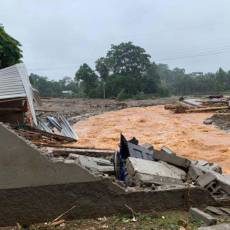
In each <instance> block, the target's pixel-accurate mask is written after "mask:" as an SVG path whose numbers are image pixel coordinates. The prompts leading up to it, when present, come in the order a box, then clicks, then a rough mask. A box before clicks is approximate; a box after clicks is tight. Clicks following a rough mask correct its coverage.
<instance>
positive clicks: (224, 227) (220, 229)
mask: <svg viewBox="0 0 230 230" xmlns="http://www.w3.org/2000/svg"><path fill="white" fill-rule="evenodd" d="M229 229H230V224H229V223H225V224H217V225H213V226H207V227H199V228H198V229H197V230H229Z"/></svg>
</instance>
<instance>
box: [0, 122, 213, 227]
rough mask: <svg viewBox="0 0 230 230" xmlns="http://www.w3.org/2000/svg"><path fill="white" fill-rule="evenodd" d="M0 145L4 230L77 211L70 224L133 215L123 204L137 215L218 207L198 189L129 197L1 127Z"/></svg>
mask: <svg viewBox="0 0 230 230" xmlns="http://www.w3.org/2000/svg"><path fill="white" fill-rule="evenodd" d="M0 140H1V155H0V166H1V169H2V170H1V173H0V197H1V200H0V226H12V225H14V224H15V223H17V222H19V223H20V224H22V225H24V224H26V225H30V224H33V223H38V222H40V223H41V222H46V221H50V220H52V219H54V218H56V217H57V216H59V215H60V213H63V212H65V211H66V210H68V209H70V208H71V207H73V206H74V205H76V208H75V209H73V210H71V212H70V213H69V215H68V216H67V218H68V219H73V218H89V217H91V218H92V217H100V216H105V215H107V216H108V215H113V214H116V213H127V212H130V211H129V210H127V208H126V207H125V204H127V205H128V206H130V207H132V208H133V209H134V210H136V211H143V210H144V211H148V210H152V208H153V207H154V209H155V210H156V211H165V210H169V209H176V208H177V209H184V208H187V207H188V205H194V206H207V205H215V204H216V201H215V200H214V199H213V198H212V197H211V196H210V194H209V193H208V192H207V191H206V190H204V189H202V188H199V187H191V188H187V187H180V188H175V189H170V188H168V189H167V190H161V191H145V190H143V189H142V190H140V191H133V192H129V191H128V192H127V191H126V190H125V188H122V187H120V186H119V185H118V184H117V183H114V182H113V181H112V180H110V179H105V178H104V177H101V176H100V177H99V176H95V175H93V174H92V173H90V172H89V171H88V170H86V169H84V168H82V167H81V166H80V165H76V163H73V160H72V159H63V158H61V159H58V162H56V159H53V160H51V159H50V158H48V157H46V153H45V152H41V150H39V149H38V148H36V147H34V146H33V145H31V144H30V143H28V142H27V141H25V140H24V139H22V138H21V137H19V136H18V135H16V134H15V133H14V132H12V131H11V130H9V129H8V128H7V127H5V126H3V125H0ZM65 160H66V163H64V162H63V161H65ZM67 162H68V163H67ZM74 162H75V160H74ZM182 171H183V170H182ZM200 197H202V203H201V202H200ZM188 200H189V204H188ZM22 207H23V208H22Z"/></svg>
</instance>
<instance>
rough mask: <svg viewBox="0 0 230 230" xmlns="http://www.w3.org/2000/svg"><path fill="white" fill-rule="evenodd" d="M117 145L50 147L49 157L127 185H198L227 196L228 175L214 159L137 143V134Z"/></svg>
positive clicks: (151, 187) (160, 187)
mask: <svg viewBox="0 0 230 230" xmlns="http://www.w3.org/2000/svg"><path fill="white" fill-rule="evenodd" d="M119 146H120V147H119V151H113V150H109V149H90V148H79V147H78V148H77V147H76V148H74V147H72V148H67V147H66V148H64V147H63V148H55V147H53V148H50V151H49V157H51V158H55V159H56V161H62V162H64V163H74V164H77V165H80V166H81V167H83V168H85V169H87V170H89V171H91V172H93V173H94V174H97V175H102V176H106V177H110V178H111V179H112V180H115V181H117V182H118V183H119V184H122V185H123V186H124V187H125V188H127V189H129V188H131V187H133V188H135V189H137V190H140V189H144V190H146V189H147V190H164V189H170V188H180V187H194V186H195V187H196V186H198V187H202V188H203V189H206V190H207V191H208V192H209V193H210V194H211V195H212V196H213V197H215V199H229V198H230V175H224V174H222V169H221V167H220V166H219V165H218V164H216V163H209V162H207V161H205V160H196V161H194V160H190V159H187V158H184V157H181V156H177V155H176V154H175V153H174V152H172V151H171V150H170V149H169V148H167V147H162V148H161V150H156V149H154V147H153V146H152V145H150V144H143V145H139V142H138V140H137V139H136V138H133V139H131V140H129V141H128V140H126V138H125V137H124V136H123V135H121V137H120V144H119Z"/></svg>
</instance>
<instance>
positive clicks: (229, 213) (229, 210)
mask: <svg viewBox="0 0 230 230" xmlns="http://www.w3.org/2000/svg"><path fill="white" fill-rule="evenodd" d="M220 209H221V210H222V211H223V212H224V213H226V214H227V215H229V216H230V208H225V207H220Z"/></svg>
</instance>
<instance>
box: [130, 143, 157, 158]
mask: <svg viewBox="0 0 230 230" xmlns="http://www.w3.org/2000/svg"><path fill="white" fill-rule="evenodd" d="M127 145H128V151H129V156H130V157H135V158H140V159H145V160H150V161H152V160H153V151H152V150H149V149H146V148H145V147H143V146H141V145H135V144H133V143H130V142H128V143H127Z"/></svg>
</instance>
